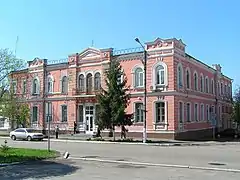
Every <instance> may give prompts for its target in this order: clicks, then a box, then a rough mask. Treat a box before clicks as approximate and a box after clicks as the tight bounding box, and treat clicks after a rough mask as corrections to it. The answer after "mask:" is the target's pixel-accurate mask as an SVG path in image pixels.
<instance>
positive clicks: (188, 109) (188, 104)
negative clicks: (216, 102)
mask: <svg viewBox="0 0 240 180" xmlns="http://www.w3.org/2000/svg"><path fill="white" fill-rule="evenodd" d="M186 114H187V122H191V104H190V103H187V112H186Z"/></svg>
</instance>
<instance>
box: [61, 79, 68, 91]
mask: <svg viewBox="0 0 240 180" xmlns="http://www.w3.org/2000/svg"><path fill="white" fill-rule="evenodd" d="M67 92H68V79H67V76H63V78H62V93H64V94H65V93H67Z"/></svg>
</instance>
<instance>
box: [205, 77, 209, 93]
mask: <svg viewBox="0 0 240 180" xmlns="http://www.w3.org/2000/svg"><path fill="white" fill-rule="evenodd" d="M205 86H206V87H205V92H206V93H209V81H208V77H206V78H205Z"/></svg>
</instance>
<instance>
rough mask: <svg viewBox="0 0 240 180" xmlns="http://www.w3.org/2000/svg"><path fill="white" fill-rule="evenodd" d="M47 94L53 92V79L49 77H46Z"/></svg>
mask: <svg viewBox="0 0 240 180" xmlns="http://www.w3.org/2000/svg"><path fill="white" fill-rule="evenodd" d="M47 88H48V89H47V92H48V93H52V92H53V79H52V78H51V77H48V84H47Z"/></svg>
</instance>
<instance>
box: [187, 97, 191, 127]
mask: <svg viewBox="0 0 240 180" xmlns="http://www.w3.org/2000/svg"><path fill="white" fill-rule="evenodd" d="M188 104H190V109H189V114H190V119H189V121H187V105H188ZM186 122H187V123H190V122H192V103H191V102H187V103H186Z"/></svg>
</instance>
